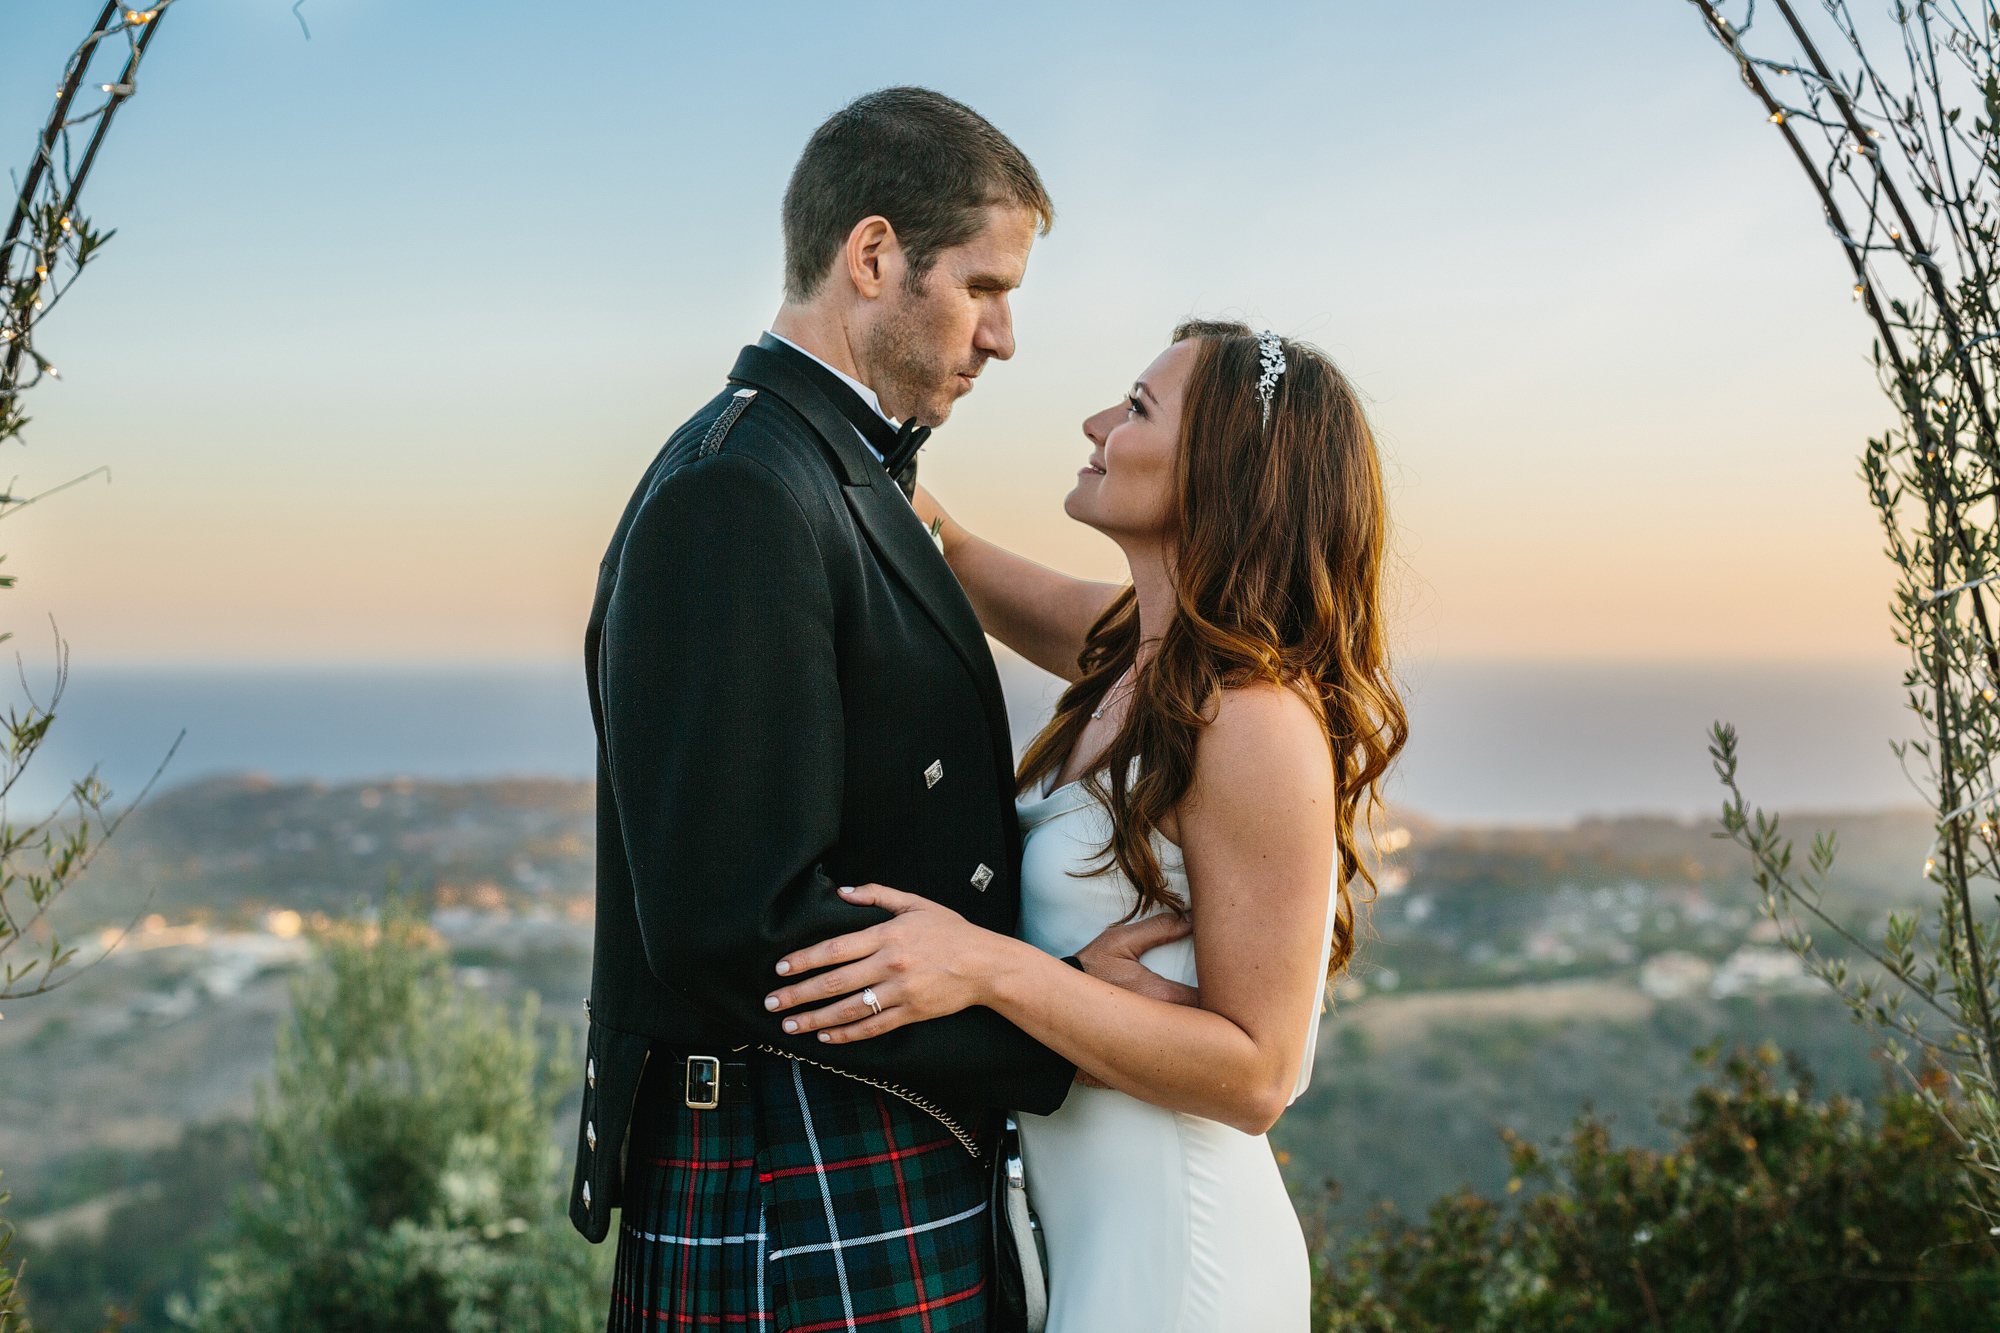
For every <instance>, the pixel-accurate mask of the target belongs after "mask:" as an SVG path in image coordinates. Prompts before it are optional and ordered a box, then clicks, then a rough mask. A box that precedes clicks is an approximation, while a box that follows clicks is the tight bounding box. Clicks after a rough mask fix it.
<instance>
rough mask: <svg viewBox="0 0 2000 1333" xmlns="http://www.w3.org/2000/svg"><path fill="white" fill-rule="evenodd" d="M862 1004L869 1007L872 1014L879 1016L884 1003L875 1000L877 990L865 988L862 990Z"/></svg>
mask: <svg viewBox="0 0 2000 1333" xmlns="http://www.w3.org/2000/svg"><path fill="white" fill-rule="evenodd" d="M861 1003H863V1004H865V1005H867V1006H868V1009H869V1012H871V1013H876V1014H879V1013H881V1012H882V1002H881V1001H880V1000H878V999H876V998H875V988H874V987H873V986H863V987H862V988H861Z"/></svg>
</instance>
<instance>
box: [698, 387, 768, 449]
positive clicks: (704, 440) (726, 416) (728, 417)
mask: <svg viewBox="0 0 2000 1333" xmlns="http://www.w3.org/2000/svg"><path fill="white" fill-rule="evenodd" d="M756 397H757V391H756V390H755V389H738V390H737V391H736V392H735V393H732V394H730V395H729V401H728V402H727V403H725V404H723V407H722V415H721V416H719V417H717V418H716V419H715V422H714V424H712V425H711V426H709V428H708V434H706V435H704V436H702V437H701V448H699V449H697V450H695V455H694V456H695V457H696V458H713V457H715V455H716V454H718V453H720V452H722V442H723V441H724V440H726V439H728V438H729V432H730V431H732V430H734V429H735V428H736V423H737V422H738V421H741V420H742V419H743V413H744V412H745V410H747V409H748V408H749V406H750V404H751V403H752V402H754V401H755V400H756Z"/></svg>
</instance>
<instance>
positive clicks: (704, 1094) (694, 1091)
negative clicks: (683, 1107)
mask: <svg viewBox="0 0 2000 1333" xmlns="http://www.w3.org/2000/svg"><path fill="white" fill-rule="evenodd" d="M681 1093H682V1095H683V1097H684V1098H685V1099H686V1101H687V1108H688V1110H690V1111H713V1110H714V1109H715V1108H716V1107H718V1106H720V1105H722V1061H721V1059H720V1058H719V1057H717V1056H713V1055H690V1056H689V1057H688V1058H687V1077H686V1080H685V1081H684V1083H683V1085H682V1088H681Z"/></svg>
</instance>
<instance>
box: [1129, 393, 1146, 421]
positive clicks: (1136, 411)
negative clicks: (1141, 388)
mask: <svg viewBox="0 0 2000 1333" xmlns="http://www.w3.org/2000/svg"><path fill="white" fill-rule="evenodd" d="M1125 410H1126V411H1128V412H1130V413H1131V414H1132V415H1133V416H1135V417H1143V416H1145V415H1146V405H1145V404H1144V403H1142V402H1140V401H1139V395H1138V394H1137V393H1128V394H1126V395H1125Z"/></svg>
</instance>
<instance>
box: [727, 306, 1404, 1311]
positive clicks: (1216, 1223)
mask: <svg viewBox="0 0 2000 1333" xmlns="http://www.w3.org/2000/svg"><path fill="white" fill-rule="evenodd" d="M1084 434H1085V436H1086V437H1087V438H1088V439H1089V441H1090V444H1091V453H1090V457H1089V460H1088V461H1087V462H1086V464H1085V466H1084V467H1083V469H1082V470H1081V471H1080V472H1079V475H1078V484H1077V487H1076V489H1075V490H1074V491H1072V492H1071V493H1070V495H1069V497H1068V499H1067V500H1066V501H1065V502H1064V509H1065V510H1066V511H1067V512H1068V513H1069V515H1070V516H1071V517H1072V518H1074V519H1076V520H1078V521H1080V522H1083V523H1086V524H1088V525H1090V526H1091V527H1094V528H1096V529H1097V530H1099V531H1101V532H1103V533H1105V534H1106V535H1107V536H1109V537H1111V538H1112V540H1114V541H1115V542H1117V543H1118V545H1119V546H1120V547H1121V548H1122V549H1123V551H1124V553H1125V555H1126V558H1127V561H1128V562H1129V564H1130V567H1131V574H1132V578H1131V582H1130V584H1129V585H1125V586H1118V585H1108V584H1100V583H1091V582H1087V581H1084V580H1080V579H1072V578H1068V577H1065V576H1063V575H1060V574H1057V573H1055V572H1054V571H1051V570H1048V569H1045V568H1043V567H1041V566H1039V565H1036V564H1033V563H1032V562H1030V561H1027V560H1025V559H1023V558H1021V557H1019V556H1016V555H1013V554H1011V553H1009V552H1006V551H1003V550H1001V549H1000V548H998V547H996V546H993V545H992V544H990V543H987V542H984V541H981V540H980V539H979V538H976V537H974V536H972V535H971V534H970V533H967V532H965V531H964V530H963V529H962V528H960V527H958V525H957V524H955V523H953V522H952V521H951V520H950V518H949V517H948V516H947V515H945V514H944V512H943V511H942V509H940V508H939V507H938V506H937V504H936V502H935V501H934V500H932V499H931V497H930V496H929V495H928V493H927V492H925V491H923V490H919V491H918V493H917V506H918V512H919V514H920V515H921V516H922V517H923V518H924V519H925V520H926V521H932V520H940V521H941V526H940V527H939V528H938V529H937V530H938V532H939V535H940V541H941V545H942V547H943V550H944V553H945V556H946V558H947V560H948V561H949V562H950V564H951V566H952V569H953V571H954V572H955V573H957V575H958V577H959V580H960V582H961V583H962V584H963V585H964V587H965V590H966V593H967V596H968V597H969V598H970V600H971V602H972V604H973V607H974V609H975V610H976V611H977V612H978V613H979V617H980V620H981V622H982V623H983V624H984V625H985V627H986V629H987V631H988V632H989V633H991V634H993V635H994V636H995V637H996V638H998V639H1000V640H1001V641H1002V642H1004V643H1006V644H1008V645H1009V646H1010V647H1013V648H1014V649H1015V650H1016V651H1018V652H1020V653H1021V654H1023V655H1024V656H1026V657H1027V658H1028V659H1029V660H1031V661H1034V662H1036V663H1038V664H1039V665H1041V666H1043V667H1045V668H1047V669H1048V670H1050V671H1054V672H1056V673H1057V674H1059V675H1061V676H1063V677H1064V678H1065V679H1067V680H1069V681H1070V682H1072V683H1071V686H1070V688H1069V689H1068V690H1067V691H1066V692H1065V693H1064V695H1063V697H1062V700H1061V702H1060V703H1059V704H1058V706H1057V710H1056V715H1055V717H1054V719H1053V720H1051V722H1050V723H1049V725H1048V727H1047V728H1046V729H1045V730H1044V731H1043V732H1042V734H1041V735H1040V736H1039V737H1037V738H1036V740H1035V742H1034V744H1033V745H1031V746H1030V747H1029V750H1028V753H1027V755H1026V757H1025V758H1024V759H1023V761H1022V765H1021V773H1020V787H1021V793H1022V794H1021V796H1020V799H1019V801H1018V810H1019V814H1020V822H1021V831H1022V836H1023V839H1024V845H1023V860H1022V865H1021V871H1020V875H1021V880H1020V884H1021V901H1022V909H1021V924H1020V938H1018V939H1015V938H1011V937H1007V936H1002V935H997V934H994V933H992V932H990V931H985V930H981V929H979V928H978V927H975V926H972V925H971V924H969V923H968V922H966V921H965V920H964V918H962V917H960V916H959V915H958V914H957V913H955V912H952V911H950V910H949V909H947V908H944V907H941V906H939V905H938V904H936V903H934V902H932V901H930V900H928V899H926V898H924V897H921V896H919V895H918V894H915V893H907V892H899V891H897V890H896V889H892V888H888V887H885V886H883V885H876V884H870V885H861V886H857V887H855V888H852V889H842V890H841V892H842V893H844V894H847V895H848V896H849V898H850V899H851V900H852V901H854V902H857V903H863V904H869V905H874V906H878V907H882V908H884V909H886V910H887V911H888V912H889V913H890V914H891V915H890V916H889V917H888V919H887V920H885V921H884V922H883V923H882V924H880V925H876V926H873V927H870V928H869V929H867V930H863V931H859V932H856V933H854V934H851V935H846V936H842V937H839V938H837V939H833V940H828V941H826V942H824V943H822V944H819V945H815V946H813V947H811V948H808V949H803V950H800V951H798V952H796V953H794V954H792V955H790V956H788V957H787V958H786V959H785V960H784V961H783V962H781V963H780V964H779V971H780V972H781V973H783V974H787V975H792V974H799V973H806V972H815V973H817V975H814V976H811V977H810V978H809V979H807V980H804V981H800V982H797V983H794V984H792V985H789V986H786V987H783V988H782V989H780V990H778V991H776V992H774V993H773V995H772V996H771V997H770V999H769V1000H767V1002H766V1003H767V1006H768V1007H769V1008H771V1009H773V1010H777V1011H788V1012H790V1013H791V1016H790V1017H788V1018H786V1019H785V1025H786V1027H787V1028H788V1029H791V1030H793V1031H801V1032H803V1031H814V1030H817V1031H818V1033H819V1036H820V1039H821V1040H823V1041H828V1042H844V1041H858V1040H866V1039H867V1038H869V1037H872V1036H876V1035H879V1034H880V1033H882V1032H886V1031H890V1030H892V1029H893V1028H896V1027H899V1026H901V1025H903V1024H905V1023H911V1022H918V1021H921V1020H923V1019H926V1018H932V1017H936V1016H938V1015H941V1014H945V1013H952V1012H956V1011H958V1010H960V1009H964V1008H967V1007H970V1006H972V1005H985V1006H987V1007H989V1008H992V1009H994V1010H995V1011H997V1012H999V1013H1000V1014H1002V1015H1004V1016H1005V1017H1006V1018H1008V1019H1009V1020H1011V1021H1012V1022H1014V1023H1015V1024H1017V1025H1018V1026H1020V1027H1021V1028H1022V1029H1024V1030H1025V1031H1027V1032H1028V1033H1030V1034H1031V1035H1033V1036H1034V1037H1036V1038H1037V1039H1039V1040H1041V1041H1042V1042H1044V1043H1046V1044H1047V1045H1049V1046H1050V1047H1052V1048H1054V1049H1055V1050H1057V1051H1059V1052H1060V1053H1062V1054H1063V1055H1064V1056H1066V1057H1068V1058H1069V1059H1071V1060H1073V1061H1074V1062H1075V1063H1076V1065H1077V1070H1078V1074H1077V1086H1076V1087H1074V1088H1073V1089H1072V1090H1071V1092H1070V1094H1069V1096H1068V1098H1067V1099H1066V1100H1065V1101H1064V1103H1063V1105H1062V1107H1061V1108H1060V1109H1059V1110H1057V1111H1056V1112H1055V1113H1054V1114H1053V1115H1049V1116H1032V1115H1022V1116H1020V1117H1019V1120H1020V1130H1021V1152H1022V1157H1023V1159H1024V1162H1025V1165H1026V1168H1027V1173H1028V1193H1029V1198H1030V1201H1031V1203H1032V1204H1033V1206H1034V1208H1035V1209H1036V1211H1037V1212H1038V1213H1039V1215H1040V1218H1041V1222H1042V1226H1043V1230H1044V1233H1045V1235H1046V1238H1047V1241H1048V1249H1049V1269H1050V1272H1049V1293H1048V1295H1049V1308H1048V1324H1047V1328H1048V1330H1049V1333H1102V1331H1104V1330H1132V1331H1133V1333H1156V1331H1157V1333H1225V1331H1228V1333H1240V1331H1245V1330H1250V1331H1254V1333H1265V1331H1266V1330H1268V1331H1270V1333H1305V1330H1306V1329H1307V1326H1308V1304H1309V1299H1308V1295H1309V1293H1308V1286H1309V1277H1308V1264H1307V1257H1306V1250H1305V1243H1304V1240H1303V1238H1302V1237H1301V1234H1300V1230H1299V1224H1298V1220H1297V1217H1296V1215H1295V1214H1294V1212H1293V1209H1292V1205H1291V1201H1290V1199H1289V1198H1288V1197H1287V1195H1286V1192H1285V1187H1284V1183H1283V1181H1282V1180H1281V1179H1280V1177H1279V1174H1278V1168H1277V1164H1276V1162H1275V1161H1274V1160H1273V1158H1272V1155H1271V1150H1270V1147H1269V1145H1268V1144H1267V1142H1266V1141H1265V1139H1264V1133H1265V1131H1266V1130H1268V1129H1269V1128H1270V1126H1271V1125H1272V1124H1273V1123H1274V1122H1275V1121H1276V1120H1277V1118H1278V1116H1279V1115H1280V1114H1281V1113H1282V1112H1283V1110H1284V1108H1285V1107H1286V1106H1287V1105H1289V1104H1290V1103H1291V1101H1292V1100H1293V1099H1294V1098H1295V1097H1296V1096H1297V1095H1298V1093H1299V1092H1300V1091H1302V1090H1303V1089H1304V1088H1305V1086H1306V1084H1307V1082H1308V1081H1309V1080H1310V1078H1311V1072H1312V1059H1313V1045H1314V1034H1315V1032H1316V1031H1317V1028H1318V1017H1319V1011H1320V1007H1321V1004H1320V1001H1321V997H1322V996H1323V994H1324V986H1325V984H1326V981H1327V979H1328V976H1329V974H1330V972H1332V971H1337V970H1338V969H1339V968H1340V967H1342V966H1344V965H1345V963H1346V961H1347V959H1348V958H1349V956H1350V955H1351V954H1352V952H1353V942H1354V909H1353V899H1352V897H1351V895H1350V893H1349V885H1350V882H1351V881H1352V880H1353V879H1354V878H1355V877H1356V876H1360V877H1362V878H1363V879H1366V878H1367V871H1366V868H1365V862H1364V861H1363V859H1362V857H1361V856H1360V854H1359V851H1358V847H1357V843H1356V833H1355V830H1356V826H1357V822H1360V823H1365V819H1358V816H1363V815H1365V813H1366V809H1367V807H1368V806H1369V805H1370V803H1372V802H1373V801H1374V800H1375V799H1376V784H1377V782H1378V781H1379V779H1380V778H1381V776H1382V775H1383V773H1384V772H1385V771H1386V769H1387V767H1388V764H1389V762H1390V761H1391V760H1392V759H1393V758H1394V757H1395V754H1396V753H1397V751H1398V750H1399V749H1400V748H1401V747H1402V744H1403V740H1404V738H1405V737H1406V735H1407V731H1408V729H1407V725H1406V723H1405V720H1404V715H1403V709H1402V705H1401V703H1400V701H1399V700H1398V698H1397V695H1396V691H1395V689H1394V686H1393V684H1392V682H1391V680H1390V678H1389V673H1388V668H1387V661H1386V654H1385V652H1384V648H1383V638H1384V635H1383V627H1382V620H1381V611H1380V587H1379V585H1380V567H1381V559H1382V547H1383V534H1384V529H1385V527H1386V517H1385V508H1384V504H1383V498H1382V487H1381V478H1380V470H1379V464H1378V460H1377V457H1376V453H1375V445H1374V441H1373V439H1372V437H1371V436H1370V434H1369V431H1368V427H1367V423H1366V420H1365V419H1364V417H1363V415H1362V412H1361V408H1360V405H1359V403H1358V401H1357V400H1356V398H1355V396H1354V393H1353V391H1352V389H1351V388H1350V386H1349V385H1348V384H1347V382H1346V380H1345V379H1344V378H1343V377H1342V376H1341V375H1340V373H1339V371H1338V370H1336V369H1335V368H1334V366H1333V365H1332V363H1331V362H1329V361H1328V360H1327V359H1326V358H1325V357H1324V356H1323V355H1322V354H1321V353H1319V352H1317V351H1316V350H1314V349H1312V348H1310V347H1306V346H1304V345H1302V344H1298V343H1294V342H1291V341H1288V340H1282V339H1279V338H1277V337H1276V336H1274V335H1270V334H1264V335H1258V334H1256V333H1253V332H1252V331H1251V330H1250V329H1248V328H1246V327H1244V326H1242V325H1238V324H1222V323H1197V324H1189V325H1184V326H1182V327H1181V328H1180V329H1179V330H1176V332H1175V336H1174V341H1173V345H1172V346H1170V347H1169V348H1168V349H1167V351H1165V352H1164V353H1162V354H1161V355H1160V357H1159V358H1158V359H1157V360H1155V361H1154V363H1153V364H1152V365H1151V366H1150V367H1148V369H1147V370H1146V372H1145V374H1144V376H1143V377H1142V378H1141V379H1140V380H1139V382H1138V383H1137V384H1136V385H1135V386H1134V388H1133V391H1132V393H1131V395H1130V396H1129V397H1128V398H1127V399H1126V400H1125V402H1124V403H1123V404H1121V405H1120V406H1118V407H1116V408H1112V409H1108V410H1106V411H1104V412H1100V413H1098V414H1096V415H1095V416H1092V417H1091V418H1090V419H1089V420H1088V421H1086V422H1085V423H1084ZM982 869H984V867H982ZM1124 922H1130V923H1132V924H1129V925H1120V924H1118V923H1124ZM1107 927H1114V928H1113V929H1111V930H1108V931H1107V929H1106V928H1107ZM1135 959H1136V960H1137V962H1138V963H1143V964H1144V968H1146V969H1150V974H1149V973H1147V972H1145V971H1143V970H1141V969H1140V968H1139V967H1138V966H1137V963H1135V961H1134V960H1135ZM820 969H830V970H825V971H821V970H820ZM1154 974H1156V975H1154ZM1114 983H1115V984H1114ZM834 997H842V998H839V999H837V1000H835V1002H834V1003H830V1004H827V1003H823V1002H825V1001H827V1000H829V999H833V998H834ZM804 1005H820V1007H818V1008H806V1009H800V1008H799V1007H800V1006H804Z"/></svg>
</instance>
